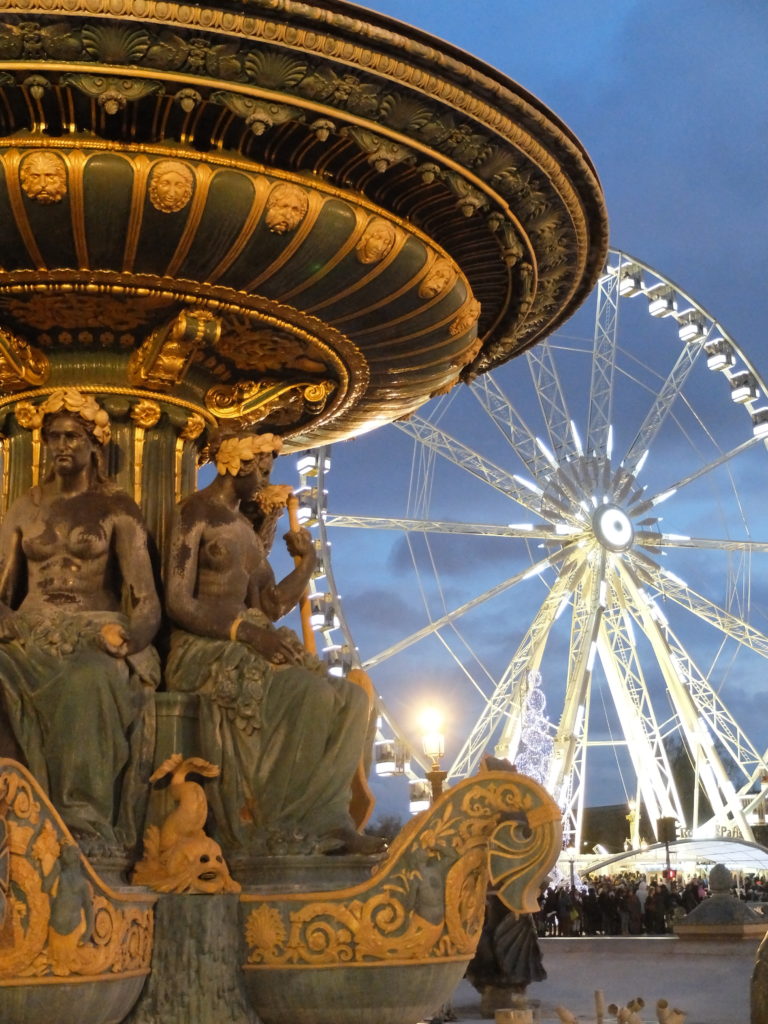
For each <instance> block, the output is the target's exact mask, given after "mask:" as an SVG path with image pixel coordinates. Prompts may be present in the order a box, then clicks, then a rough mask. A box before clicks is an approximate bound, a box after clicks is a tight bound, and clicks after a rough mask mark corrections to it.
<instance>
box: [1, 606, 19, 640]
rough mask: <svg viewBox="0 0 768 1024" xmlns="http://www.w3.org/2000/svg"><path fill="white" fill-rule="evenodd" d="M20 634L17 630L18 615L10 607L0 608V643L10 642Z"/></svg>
mask: <svg viewBox="0 0 768 1024" xmlns="http://www.w3.org/2000/svg"><path fill="white" fill-rule="evenodd" d="M17 636H18V633H17V631H16V615H15V613H14V612H12V611H10V609H6V608H3V609H1V610H0V644H3V643H9V641H11V640H15V639H16V637H17Z"/></svg>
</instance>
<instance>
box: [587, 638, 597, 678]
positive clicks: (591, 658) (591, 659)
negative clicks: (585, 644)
mask: <svg viewBox="0 0 768 1024" xmlns="http://www.w3.org/2000/svg"><path fill="white" fill-rule="evenodd" d="M596 655H597V643H596V642H595V641H594V640H593V641H592V643H591V644H590V645H589V655H588V657H587V672H591V671H592V669H593V668H594V665H595V657H596Z"/></svg>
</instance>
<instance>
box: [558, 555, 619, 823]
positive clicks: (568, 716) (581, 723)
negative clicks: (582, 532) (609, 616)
mask: <svg viewBox="0 0 768 1024" xmlns="http://www.w3.org/2000/svg"><path fill="white" fill-rule="evenodd" d="M605 570H606V552H605V549H600V554H599V557H598V559H597V565H589V567H588V570H587V572H586V573H585V574H584V577H583V578H582V580H581V581H580V583H579V585H578V587H577V588H576V590H575V592H574V599H573V614H572V618H571V644H570V657H569V660H568V675H567V679H566V691H565V700H564V702H563V713H562V715H561V717H560V722H559V724H558V727H557V733H556V735H555V742H554V748H553V751H552V764H551V768H550V781H549V786H548V787H547V788H548V789H549V792H550V793H552V794H553V795H554V797H555V800H558V801H562V796H563V792H564V787H565V786H566V784H567V780H568V779H569V778H570V777H571V775H572V773H573V767H574V763H575V761H576V759H577V757H578V756H579V755H581V757H582V758H583V757H584V756H585V754H586V731H587V722H588V719H587V713H586V712H587V699H588V691H589V683H590V680H591V677H592V668H593V665H594V661H595V656H596V653H597V636H598V632H599V629H600V621H601V619H602V614H603V611H604V608H605V589H606V579H605ZM582 772H583V769H582ZM579 817H580V816H579ZM566 827H568V823H567V822H566ZM571 827H573V825H571Z"/></svg>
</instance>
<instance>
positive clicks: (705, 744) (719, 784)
mask: <svg viewBox="0 0 768 1024" xmlns="http://www.w3.org/2000/svg"><path fill="white" fill-rule="evenodd" d="M620 571H621V572H622V575H623V582H624V585H625V586H626V588H627V590H628V591H629V592H630V593H632V595H633V603H634V606H635V608H636V610H637V613H638V620H637V621H638V624H639V625H641V627H642V629H643V632H644V633H645V635H646V637H647V638H648V640H649V641H650V643H651V646H652V648H653V651H654V654H655V657H656V660H657V663H658V666H659V669H660V670H661V673H662V676H663V677H664V681H665V683H666V687H667V691H668V692H669V695H670V698H671V700H672V704H673V706H674V708H675V710H676V713H677V715H678V717H679V720H680V726H681V731H682V734H683V737H684V739H685V743H686V746H687V748H688V752H689V754H690V756H691V759H692V761H693V763H694V765H695V766H696V768H697V773H698V775H699V778H700V780H701V783H702V786H703V788H704V791H705V792H706V794H707V798H708V800H709V802H710V805H711V807H712V809H713V811H714V819H715V820H716V821H717V822H718V824H720V825H722V826H726V827H727V826H729V825H731V824H735V825H736V827H737V828H738V829H739V830H740V831H741V834H742V835H743V836H744V837H745V838H748V837H750V836H751V829H750V827H749V824H748V822H747V820H746V817H745V815H744V810H743V807H742V805H741V801H740V800H739V798H738V796H737V794H736V791H735V789H734V786H733V784H732V782H731V781H730V779H729V777H728V772H727V770H726V768H725V766H724V764H723V762H722V759H721V757H720V754H719V753H718V751H717V748H716V745H715V737H717V738H718V739H720V740H721V741H723V742H725V737H726V736H727V732H726V731H721V726H720V724H719V723H718V724H714V725H713V724H712V723H711V722H710V721H708V716H706V715H705V714H703V713H702V711H703V710H704V705H703V702H699V701H697V698H698V697H700V696H701V693H702V692H703V691H702V690H701V688H700V687H701V686H702V685H703V686H705V687H706V688H707V690H709V692H710V693H711V692H712V691H711V688H709V687H708V685H707V684H706V681H705V680H704V676H703V674H702V673H701V671H700V670H699V669H698V668H697V667H696V665H695V662H694V659H693V658H691V656H690V655H689V654H688V653H687V651H686V650H685V648H684V647H683V646H682V645H681V644H680V643H679V641H678V640H677V638H676V637H675V636H674V634H673V633H672V631H671V630H670V629H669V626H668V624H667V623H666V622H665V621H664V620H663V619H662V618H660V617H659V616H658V614H656V612H655V609H654V602H653V600H652V599H649V598H648V596H647V595H645V594H644V592H643V590H642V587H638V583H637V581H636V580H635V579H633V574H632V573H631V572H630V571H628V569H627V567H626V566H622V567H621V570H620ZM694 828H695V823H694Z"/></svg>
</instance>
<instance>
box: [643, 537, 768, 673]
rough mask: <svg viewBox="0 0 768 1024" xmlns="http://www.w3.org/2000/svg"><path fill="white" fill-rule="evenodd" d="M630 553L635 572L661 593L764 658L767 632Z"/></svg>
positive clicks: (767, 643)
mask: <svg viewBox="0 0 768 1024" xmlns="http://www.w3.org/2000/svg"><path fill="white" fill-rule="evenodd" d="M636 554H637V553H633V557H632V563H633V566H634V568H635V571H636V573H637V576H638V577H639V578H640V579H641V580H642V581H643V582H645V583H646V584H649V585H650V586H652V587H653V588H654V589H655V590H656V591H657V592H658V593H659V594H660V595H661V596H662V597H664V598H667V599H668V600H670V601H674V602H675V603H676V604H678V605H680V606H681V607H682V608H686V609H687V610H688V611H689V612H692V613H693V614H694V615H696V616H697V617H698V618H699V619H700V620H701V621H702V622H708V623H709V624H710V625H711V626H714V627H715V628H716V629H718V630H719V631H720V632H721V633H722V634H724V635H725V636H729V637H731V638H732V639H733V640H736V641H737V642H738V643H740V644H743V645H744V646H745V647H748V648H749V649H750V650H752V651H754V652H755V653H756V654H759V655H761V657H763V658H768V636H767V635H766V634H765V633H763V632H761V631H760V630H759V629H755V627H754V626H752V625H750V623H748V622H745V621H744V620H743V619H740V618H738V616H736V615H732V614H731V612H729V611H726V609H725V608H721V607H719V605H716V604H715V603H714V602H712V601H709V600H708V599H707V598H706V597H702V595H701V594H698V593H696V591H695V590H692V589H691V588H690V587H689V586H688V585H687V584H686V583H685V581H684V580H681V579H680V578H679V577H678V576H675V574H674V573H671V572H669V571H668V570H666V569H660V568H659V567H658V566H656V565H655V564H654V563H653V562H651V561H650V559H642V560H641V559H640V558H637V557H635V555H636Z"/></svg>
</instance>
